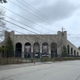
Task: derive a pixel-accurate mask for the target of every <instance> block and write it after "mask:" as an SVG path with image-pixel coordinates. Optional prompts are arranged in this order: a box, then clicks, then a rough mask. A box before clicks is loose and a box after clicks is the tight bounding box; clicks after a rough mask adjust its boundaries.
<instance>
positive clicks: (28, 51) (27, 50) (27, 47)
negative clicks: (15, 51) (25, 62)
mask: <svg viewBox="0 0 80 80" xmlns="http://www.w3.org/2000/svg"><path fill="white" fill-rule="evenodd" d="M24 52H25V54H24V57H25V58H30V57H31V44H30V43H29V42H27V43H25V45H24Z"/></svg>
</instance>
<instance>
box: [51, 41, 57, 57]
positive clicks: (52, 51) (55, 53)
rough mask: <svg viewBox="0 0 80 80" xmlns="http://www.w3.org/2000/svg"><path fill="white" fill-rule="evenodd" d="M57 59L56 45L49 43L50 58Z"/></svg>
mask: <svg viewBox="0 0 80 80" xmlns="http://www.w3.org/2000/svg"><path fill="white" fill-rule="evenodd" d="M54 55H55V57H57V44H56V43H55V42H52V43H51V57H54Z"/></svg>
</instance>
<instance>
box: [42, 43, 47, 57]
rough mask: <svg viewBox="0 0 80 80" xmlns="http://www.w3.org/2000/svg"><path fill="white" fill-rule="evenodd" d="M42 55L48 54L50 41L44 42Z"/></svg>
mask: <svg viewBox="0 0 80 80" xmlns="http://www.w3.org/2000/svg"><path fill="white" fill-rule="evenodd" d="M42 56H48V43H47V42H44V43H43V44H42Z"/></svg>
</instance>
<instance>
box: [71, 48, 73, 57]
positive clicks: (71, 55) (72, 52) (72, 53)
mask: <svg viewBox="0 0 80 80" xmlns="http://www.w3.org/2000/svg"><path fill="white" fill-rule="evenodd" d="M72 55H73V48H71V56H72Z"/></svg>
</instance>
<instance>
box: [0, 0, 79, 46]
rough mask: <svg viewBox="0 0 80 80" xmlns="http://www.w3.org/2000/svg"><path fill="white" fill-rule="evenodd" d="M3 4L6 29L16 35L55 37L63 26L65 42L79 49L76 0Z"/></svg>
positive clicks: (24, 0)
mask: <svg viewBox="0 0 80 80" xmlns="http://www.w3.org/2000/svg"><path fill="white" fill-rule="evenodd" d="M7 2H8V3H6V4H5V3H4V4H0V7H1V9H3V11H5V13H4V17H5V20H7V22H6V21H5V23H6V27H7V30H9V31H11V30H14V31H15V33H16V34H57V32H58V31H62V27H63V30H64V31H67V38H68V40H69V41H70V42H71V43H73V44H74V45H75V46H76V47H79V46H80V31H79V30H80V22H79V21H80V0H7ZM13 24H16V25H13ZM20 27H21V28H20ZM10 29H11V30H10ZM16 31H17V32H16ZM18 32H19V33H18Z"/></svg>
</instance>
